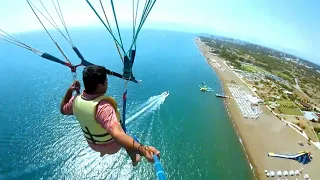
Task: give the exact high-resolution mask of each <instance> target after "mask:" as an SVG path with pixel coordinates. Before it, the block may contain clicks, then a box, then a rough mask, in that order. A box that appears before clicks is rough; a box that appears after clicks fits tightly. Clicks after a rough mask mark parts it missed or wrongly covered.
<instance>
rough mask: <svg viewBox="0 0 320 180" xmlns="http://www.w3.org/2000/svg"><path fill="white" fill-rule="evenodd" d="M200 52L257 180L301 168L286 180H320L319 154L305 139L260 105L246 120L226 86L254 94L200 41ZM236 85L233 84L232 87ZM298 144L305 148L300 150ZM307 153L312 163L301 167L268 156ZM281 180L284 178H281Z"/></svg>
mask: <svg viewBox="0 0 320 180" xmlns="http://www.w3.org/2000/svg"><path fill="white" fill-rule="evenodd" d="M195 42H196V44H197V46H198V47H199V50H200V51H201V53H202V55H203V56H204V57H205V59H206V61H207V62H208V64H209V65H210V66H211V67H212V68H213V70H214V71H215V72H216V74H217V75H218V77H219V79H220V82H221V85H222V87H223V91H224V92H217V93H224V95H226V96H230V97H231V98H225V99H224V103H225V105H226V108H227V111H228V113H229V116H230V120H231V121H232V123H233V125H234V129H235V131H236V132H237V134H238V136H239V141H240V142H241V143H242V145H243V148H244V152H245V153H246V155H247V159H248V163H249V164H250V166H251V167H252V170H253V172H254V174H255V176H256V178H257V179H278V178H279V177H277V176H275V177H267V176H266V173H265V172H264V171H265V170H267V171H274V172H275V173H276V172H277V171H282V172H283V171H285V170H286V171H290V170H293V171H295V170H299V169H300V168H303V170H302V174H300V175H299V176H297V175H294V176H287V177H285V179H296V178H301V179H304V178H303V175H304V174H308V175H309V177H310V178H311V179H317V178H318V177H320V171H319V170H318V168H319V165H320V160H319V158H320V150H319V149H318V148H317V147H316V146H314V145H313V144H311V145H308V144H307V139H306V138H305V137H303V136H301V135H300V134H299V133H298V132H296V131H295V130H294V129H292V128H291V127H289V126H288V125H286V124H285V123H284V122H282V121H280V120H279V118H277V117H276V116H275V115H274V114H273V113H272V112H271V111H270V110H269V109H268V108H267V107H266V106H265V105H259V108H260V109H261V113H260V114H259V117H258V118H245V117H244V116H243V114H242V112H241V110H240V107H239V106H238V104H237V103H236V101H235V98H233V94H232V93H231V91H230V89H229V87H228V86H230V85H233V86H236V87H240V89H241V91H242V92H245V93H246V94H251V95H254V93H253V92H252V91H251V90H250V89H249V88H248V87H247V86H246V84H245V83H244V82H243V81H242V80H241V79H240V78H239V76H237V75H236V74H235V73H234V71H232V70H231V68H230V67H229V66H227V65H226V64H225V62H224V60H222V59H220V58H219V57H218V56H216V55H214V54H212V53H210V50H211V48H210V47H208V46H206V45H205V44H204V43H203V42H201V41H200V39H199V38H197V39H196V40H195ZM234 82H235V83H234ZM299 141H301V142H302V143H303V144H304V146H300V145H299V144H298V142H299ZM304 150H306V151H310V152H311V153H312V155H313V159H312V161H311V162H310V163H309V164H306V165H303V164H302V163H299V162H298V161H295V160H290V159H283V158H276V157H269V156H268V153H269V152H273V153H279V154H297V153H298V152H300V151H304ZM281 178H282V179H283V178H284V177H281Z"/></svg>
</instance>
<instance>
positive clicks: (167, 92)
mask: <svg viewBox="0 0 320 180" xmlns="http://www.w3.org/2000/svg"><path fill="white" fill-rule="evenodd" d="M161 96H165V97H168V96H169V91H165V92H163V93H162V94H161Z"/></svg>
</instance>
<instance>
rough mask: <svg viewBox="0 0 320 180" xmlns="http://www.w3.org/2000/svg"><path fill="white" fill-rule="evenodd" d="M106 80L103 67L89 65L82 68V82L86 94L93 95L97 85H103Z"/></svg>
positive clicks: (105, 72) (105, 71)
mask: <svg viewBox="0 0 320 180" xmlns="http://www.w3.org/2000/svg"><path fill="white" fill-rule="evenodd" d="M106 78H107V70H106V68H105V67H103V66H98V65H90V66H87V67H85V68H84V70H83V72H82V80H83V84H84V88H85V90H86V93H93V92H94V91H95V90H96V88H97V87H98V85H99V84H104V83H105V81H106Z"/></svg>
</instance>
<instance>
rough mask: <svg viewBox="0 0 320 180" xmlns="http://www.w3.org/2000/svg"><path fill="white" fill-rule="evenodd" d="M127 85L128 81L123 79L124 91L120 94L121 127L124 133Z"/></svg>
mask: <svg viewBox="0 0 320 180" xmlns="http://www.w3.org/2000/svg"><path fill="white" fill-rule="evenodd" d="M127 87H128V81H125V83H124V91H123V95H122V120H123V121H122V129H123V131H124V132H125V133H127V127H126V108H127V92H128V90H127Z"/></svg>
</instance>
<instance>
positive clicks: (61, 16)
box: [52, 0, 74, 46]
mask: <svg viewBox="0 0 320 180" xmlns="http://www.w3.org/2000/svg"><path fill="white" fill-rule="evenodd" d="M52 4H53V5H54V8H55V10H56V12H57V14H58V15H59V18H60V21H61V23H62V24H63V26H64V29H65V31H66V32H67V35H68V37H69V40H70V42H71V44H72V46H74V43H73V41H72V38H71V36H70V34H69V31H68V28H67V25H66V22H65V20H64V17H63V14H62V11H61V8H60V3H59V0H57V4H58V8H59V12H60V13H59V12H58V10H57V8H56V5H55V3H54V2H53V0H52Z"/></svg>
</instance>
